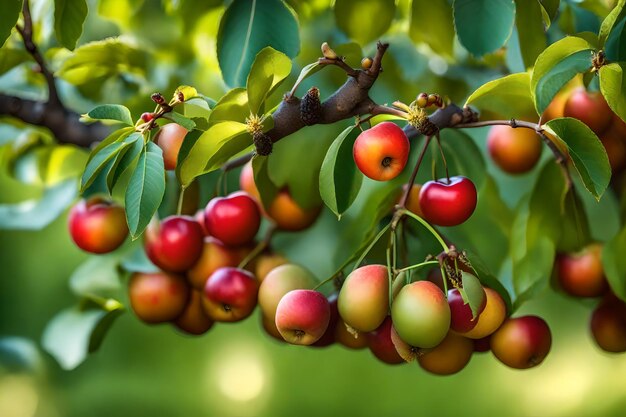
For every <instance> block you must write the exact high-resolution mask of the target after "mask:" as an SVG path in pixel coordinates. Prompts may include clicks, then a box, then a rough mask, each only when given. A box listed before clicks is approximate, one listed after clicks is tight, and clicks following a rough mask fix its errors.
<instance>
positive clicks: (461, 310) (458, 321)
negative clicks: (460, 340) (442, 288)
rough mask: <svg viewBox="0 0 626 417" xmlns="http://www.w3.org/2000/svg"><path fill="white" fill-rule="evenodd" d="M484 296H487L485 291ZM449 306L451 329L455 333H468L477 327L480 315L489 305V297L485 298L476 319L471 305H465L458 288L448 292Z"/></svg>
mask: <svg viewBox="0 0 626 417" xmlns="http://www.w3.org/2000/svg"><path fill="white" fill-rule="evenodd" d="M483 294H485V291H484V290H483ZM448 305H449V306H450V328H451V329H452V330H454V331H455V332H459V333H466V332H469V331H470V330H472V329H473V328H474V327H476V324H477V323H478V315H480V313H482V312H483V310H484V309H485V306H486V305H487V295H486V294H485V295H484V296H483V301H482V303H481V305H480V307H479V308H478V312H477V314H476V318H475V319H474V318H473V315H472V309H471V308H470V306H469V304H465V302H464V301H463V297H462V296H461V293H460V292H459V290H457V289H456V288H453V289H451V290H449V291H448Z"/></svg>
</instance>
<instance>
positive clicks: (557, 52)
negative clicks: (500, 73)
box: [530, 36, 593, 113]
mask: <svg viewBox="0 0 626 417" xmlns="http://www.w3.org/2000/svg"><path fill="white" fill-rule="evenodd" d="M592 50H593V47H592V45H591V44H590V43H589V42H588V41H587V40H585V39H583V38H580V37H576V36H568V37H565V38H563V39H561V40H559V41H557V42H555V43H553V44H552V45H550V46H549V47H547V48H546V49H545V50H544V51H543V52H542V53H541V55H539V56H538V57H537V61H536V62H535V68H534V70H533V74H532V77H531V80H530V90H531V93H532V94H533V96H534V98H535V108H536V109H537V113H543V111H544V110H545V109H546V107H548V104H550V102H551V101H552V99H553V98H554V96H555V95H556V93H558V92H559V90H560V89H561V87H563V86H564V85H565V84H566V83H567V82H568V81H569V80H571V79H572V78H573V77H574V76H575V75H576V74H579V73H583V72H586V71H588V70H589V69H590V68H591V58H592Z"/></svg>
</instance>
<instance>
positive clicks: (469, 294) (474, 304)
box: [460, 271, 485, 319]
mask: <svg viewBox="0 0 626 417" xmlns="http://www.w3.org/2000/svg"><path fill="white" fill-rule="evenodd" d="M462 277H463V278H462V288H461V291H460V292H461V296H462V297H463V301H465V304H469V306H470V309H471V310H472V318H474V319H476V317H478V314H479V313H478V310H479V308H480V306H481V304H482V303H483V301H484V300H485V290H483V286H482V285H481V283H480V281H479V280H478V278H476V276H474V274H470V273H467V272H465V271H463V272H462Z"/></svg>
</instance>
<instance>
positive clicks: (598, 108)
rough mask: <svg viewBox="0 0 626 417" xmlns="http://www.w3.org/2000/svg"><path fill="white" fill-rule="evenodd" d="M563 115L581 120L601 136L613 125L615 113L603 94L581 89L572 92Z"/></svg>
mask: <svg viewBox="0 0 626 417" xmlns="http://www.w3.org/2000/svg"><path fill="white" fill-rule="evenodd" d="M563 115H564V116H565V117H574V118H576V119H578V120H580V121H581V122H583V123H584V124H586V125H587V126H589V128H590V129H591V130H593V131H594V132H595V134H596V135H601V134H602V133H604V131H605V130H606V129H607V128H608V127H609V125H610V124H611V118H612V117H613V112H612V111H611V108H610V107H609V105H608V104H607V103H606V100H605V99H604V97H603V96H602V94H600V93H598V92H588V91H586V90H585V88H584V87H580V88H577V89H575V90H574V91H572V93H571V95H570V96H569V98H568V99H567V101H566V102H565V108H564V109H563Z"/></svg>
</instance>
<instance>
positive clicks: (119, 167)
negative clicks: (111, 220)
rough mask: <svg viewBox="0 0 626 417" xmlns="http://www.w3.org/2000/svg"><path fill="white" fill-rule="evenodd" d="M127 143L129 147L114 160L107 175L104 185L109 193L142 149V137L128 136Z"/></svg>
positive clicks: (139, 135) (138, 135) (138, 134)
mask: <svg viewBox="0 0 626 417" xmlns="http://www.w3.org/2000/svg"><path fill="white" fill-rule="evenodd" d="M133 137H134V139H132V140H131V138H133ZM126 141H127V142H130V145H129V146H128V147H127V148H126V149H125V151H124V152H123V153H119V154H118V155H117V157H116V158H115V163H114V164H113V166H112V167H111V170H110V171H109V172H108V173H107V178H106V183H107V187H108V189H109V192H111V191H112V190H113V188H114V187H115V185H116V184H117V182H118V181H119V179H120V177H121V176H122V175H123V174H124V173H125V172H126V171H127V170H128V168H130V167H131V166H132V165H133V164H134V163H135V161H136V159H137V158H138V157H139V155H140V154H141V151H142V150H143V147H144V142H143V136H142V135H141V134H140V133H136V134H133V135H130V136H129V137H128V139H127V140H126Z"/></svg>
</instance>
